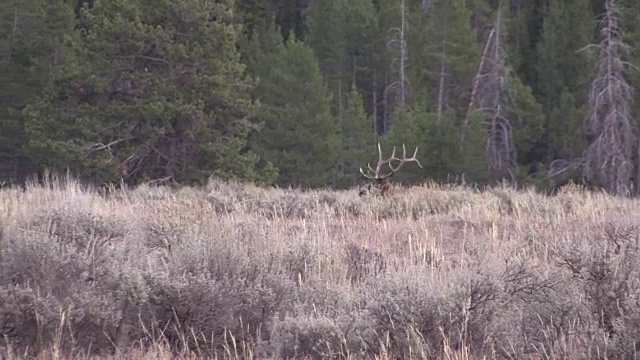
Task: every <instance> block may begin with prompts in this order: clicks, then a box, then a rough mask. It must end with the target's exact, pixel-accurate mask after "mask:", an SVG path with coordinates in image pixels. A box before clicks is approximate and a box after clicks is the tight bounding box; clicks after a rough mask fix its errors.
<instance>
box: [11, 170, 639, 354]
mask: <svg viewBox="0 0 640 360" xmlns="http://www.w3.org/2000/svg"><path fill="white" fill-rule="evenodd" d="M639 239H640V202H639V201H638V200H636V199H625V198H615V197H611V196H608V195H606V194H603V193H598V192H589V191H586V190H583V189H581V188H578V187H566V188H564V189H563V190H561V191H560V192H559V193H557V194H556V195H553V196H546V195H541V194H538V193H536V192H535V191H533V190H520V191H516V190H513V189H509V188H507V187H497V188H493V189H486V190H483V191H479V190H475V189H472V188H468V187H462V186H451V187H447V186H437V185H424V186H420V187H413V188H410V189H395V192H394V193H393V194H391V195H390V196H387V197H376V196H366V197H359V196H358V192H357V190H350V191H332V190H313V191H311V190H309V191H302V190H287V189H264V188H258V187H255V186H252V185H247V184H240V183H228V182H219V181H211V182H210V183H209V184H208V185H207V186H206V187H204V188H188V187H184V188H180V189H172V188H166V187H149V186H141V187H137V188H132V189H115V188H110V189H90V188H85V187H83V186H82V185H80V184H79V183H77V182H75V181H73V180H71V179H62V178H51V179H49V180H47V181H46V182H45V183H43V184H31V185H28V186H27V187H26V188H4V189H1V190H0V358H2V359H23V358H37V359H88V358H92V359H132V358H136V359H199V358H217V359H633V358H636V356H637V355H636V348H637V345H638V342H639V341H640V340H639V339H640V306H639V305H640V277H639V276H638V275H639V272H640V248H639Z"/></svg>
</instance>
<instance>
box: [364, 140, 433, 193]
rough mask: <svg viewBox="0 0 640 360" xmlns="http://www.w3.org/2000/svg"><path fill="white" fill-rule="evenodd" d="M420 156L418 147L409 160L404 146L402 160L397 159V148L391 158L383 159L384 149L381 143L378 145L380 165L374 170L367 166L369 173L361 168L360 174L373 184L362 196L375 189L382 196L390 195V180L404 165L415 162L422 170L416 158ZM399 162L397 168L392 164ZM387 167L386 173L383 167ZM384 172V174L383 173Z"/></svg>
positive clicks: (369, 165)
mask: <svg viewBox="0 0 640 360" xmlns="http://www.w3.org/2000/svg"><path fill="white" fill-rule="evenodd" d="M417 154H418V147H417V146H416V150H415V151H414V152H413V156H412V157H410V158H407V149H406V147H405V146H404V144H402V158H397V157H396V147H395V146H394V147H393V151H392V153H391V156H390V157H389V158H388V159H386V160H385V159H383V158H382V149H381V148H380V143H378V165H376V168H375V169H373V168H372V167H371V164H367V172H365V171H364V170H362V168H360V173H361V174H362V175H363V176H364V177H365V178H367V179H369V180H371V183H370V184H369V186H368V187H367V190H361V191H360V196H363V195H366V194H367V193H369V192H371V190H372V189H373V188H374V187H375V188H377V189H378V190H379V191H380V194H381V195H387V194H388V193H389V189H390V188H391V184H390V183H389V178H390V177H391V176H393V175H394V174H395V173H397V172H398V171H399V170H400V169H401V168H402V166H404V164H406V163H408V162H415V163H416V164H418V166H419V167H420V168H421V169H422V164H420V161H419V160H418V159H417V158H416V155H417ZM394 161H395V162H398V164H397V165H396V166H394V165H393V164H392V162H394ZM384 165H387V167H388V168H389V169H388V170H386V171H384V169H383V166H384ZM383 171H384V172H383Z"/></svg>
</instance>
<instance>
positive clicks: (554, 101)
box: [535, 0, 594, 164]
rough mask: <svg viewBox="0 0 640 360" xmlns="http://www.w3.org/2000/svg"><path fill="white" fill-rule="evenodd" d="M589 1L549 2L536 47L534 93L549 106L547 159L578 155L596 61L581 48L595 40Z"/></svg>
mask: <svg viewBox="0 0 640 360" xmlns="http://www.w3.org/2000/svg"><path fill="white" fill-rule="evenodd" d="M593 20H594V19H593V16H592V12H591V7H590V4H589V1H588V0H550V1H549V4H548V6H547V11H546V14H545V17H544V25H543V32H542V38H541V41H540V43H539V44H538V49H537V69H536V74H537V79H536V84H535V91H536V92H537V94H539V96H538V98H539V101H540V103H541V104H542V105H544V109H545V116H546V119H547V121H546V124H545V139H544V144H545V148H546V156H545V158H544V159H541V160H544V161H545V163H547V164H548V163H549V162H551V161H552V160H554V159H556V158H573V157H576V156H578V155H579V154H580V153H581V152H582V150H583V147H582V146H581V143H580V141H579V138H580V137H581V136H580V134H581V131H580V130H581V127H580V122H581V118H582V116H583V115H582V114H583V105H584V100H585V94H586V93H585V89H586V85H587V81H588V80H589V69H590V68H591V61H590V59H589V56H588V52H586V51H581V49H582V48H584V47H585V46H587V45H588V44H589V43H590V42H591V40H592V38H593V31H594V29H593V25H592V23H593V22H594V21H593Z"/></svg>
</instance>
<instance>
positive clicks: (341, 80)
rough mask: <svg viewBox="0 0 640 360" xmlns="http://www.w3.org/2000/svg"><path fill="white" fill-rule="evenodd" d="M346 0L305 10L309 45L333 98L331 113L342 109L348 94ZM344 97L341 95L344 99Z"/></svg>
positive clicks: (313, 6)
mask: <svg viewBox="0 0 640 360" xmlns="http://www.w3.org/2000/svg"><path fill="white" fill-rule="evenodd" d="M344 9H345V0H325V1H318V2H314V3H313V5H312V7H311V8H310V9H309V10H308V12H307V14H308V20H307V25H308V28H309V30H308V34H307V36H306V44H308V45H309V46H310V47H311V48H312V49H313V50H314V52H315V54H316V56H317V57H318V63H319V66H320V71H321V73H322V74H323V78H324V80H325V81H326V82H327V88H328V90H329V92H330V93H331V94H332V95H333V104H332V105H333V109H334V110H336V111H337V110H338V108H340V107H341V106H342V99H343V98H344V95H346V94H347V93H348V91H347V84H348V83H349V81H348V78H347V77H348V63H347V49H346V36H345V35H346V34H345V26H346V19H345V16H344ZM343 93H344V95H343Z"/></svg>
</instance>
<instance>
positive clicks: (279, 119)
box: [249, 26, 340, 187]
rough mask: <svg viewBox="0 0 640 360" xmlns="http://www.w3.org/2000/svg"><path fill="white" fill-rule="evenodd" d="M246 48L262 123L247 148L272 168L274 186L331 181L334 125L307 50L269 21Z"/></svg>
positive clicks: (335, 136) (334, 174) (336, 152)
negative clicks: (275, 171)
mask: <svg viewBox="0 0 640 360" xmlns="http://www.w3.org/2000/svg"><path fill="white" fill-rule="evenodd" d="M251 49H252V51H251V53H252V54H251V55H250V56H249V57H250V58H251V59H250V60H249V64H250V68H251V70H252V72H253V74H255V75H256V76H257V77H258V78H259V80H260V82H259V85H258V87H257V89H256V93H255V96H256V97H257V98H258V99H259V100H260V103H261V109H260V111H259V113H258V118H259V120H260V121H261V122H262V123H263V128H262V130H261V132H260V133H258V134H255V136H254V137H253V138H252V146H253V149H255V151H256V152H257V153H258V154H259V155H260V156H262V157H263V158H264V159H266V160H267V161H270V162H271V163H273V164H274V165H275V166H276V167H277V168H278V170H279V177H278V182H277V183H278V184H279V185H296V186H304V187H318V186H326V185H334V184H335V183H336V181H337V174H338V172H337V170H338V160H339V158H338V157H339V149H340V138H339V135H338V134H339V128H338V124H337V123H336V121H335V119H334V118H333V117H332V115H331V98H330V96H329V95H328V93H327V88H326V87H325V86H324V84H323V80H322V76H321V74H320V70H319V67H318V63H317V59H316V56H315V54H314V52H313V50H311V49H310V48H309V47H308V46H306V45H305V44H304V43H302V42H301V41H299V40H297V39H296V38H295V36H294V35H293V34H291V35H290V36H289V39H288V40H287V41H286V43H285V44H282V43H281V42H280V40H279V35H278V30H277V28H275V27H274V26H269V27H268V28H266V29H264V30H263V31H261V36H258V37H256V38H255V39H254V41H253V44H252V45H251Z"/></svg>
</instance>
